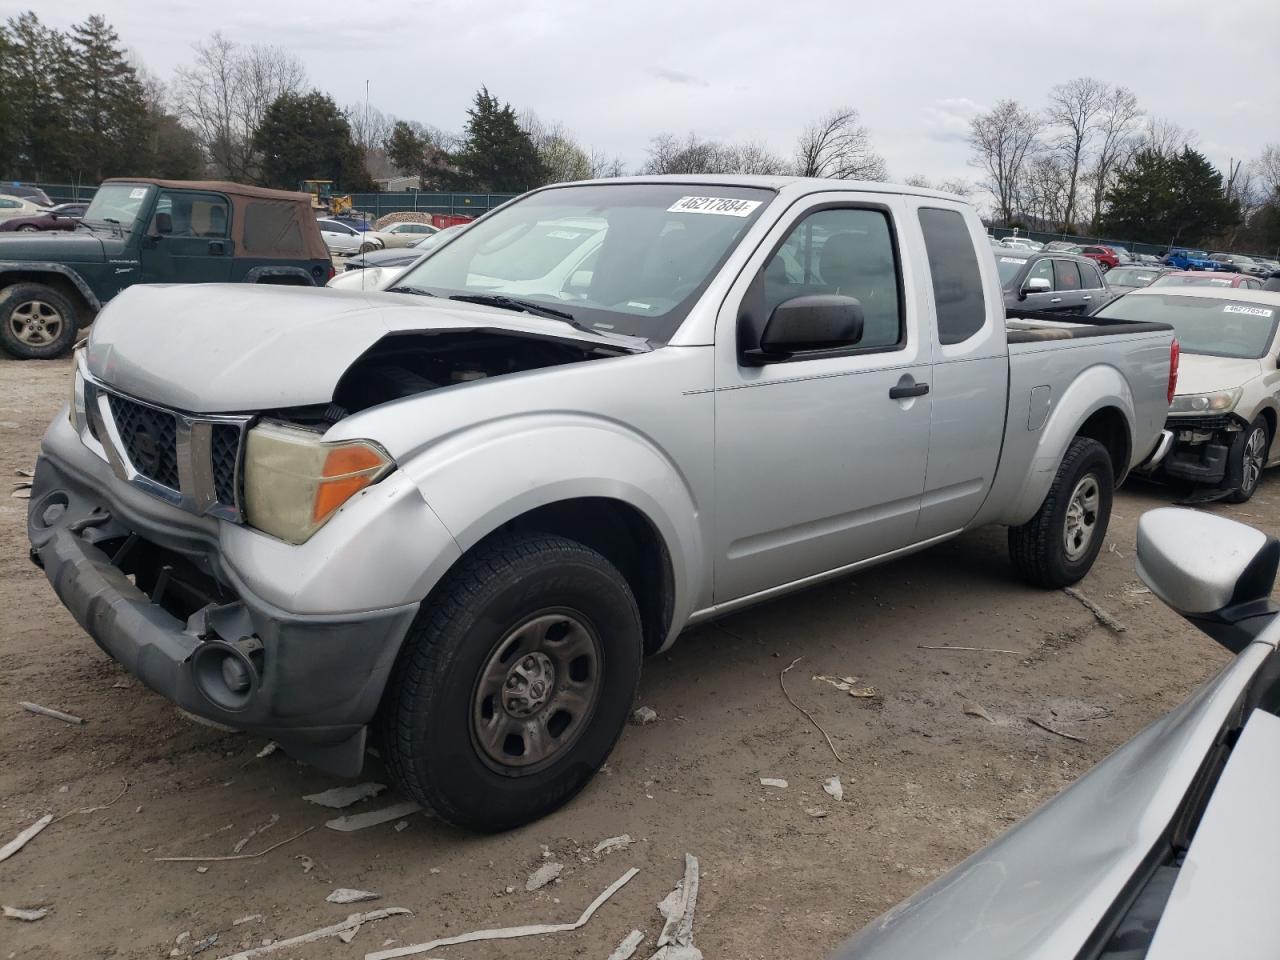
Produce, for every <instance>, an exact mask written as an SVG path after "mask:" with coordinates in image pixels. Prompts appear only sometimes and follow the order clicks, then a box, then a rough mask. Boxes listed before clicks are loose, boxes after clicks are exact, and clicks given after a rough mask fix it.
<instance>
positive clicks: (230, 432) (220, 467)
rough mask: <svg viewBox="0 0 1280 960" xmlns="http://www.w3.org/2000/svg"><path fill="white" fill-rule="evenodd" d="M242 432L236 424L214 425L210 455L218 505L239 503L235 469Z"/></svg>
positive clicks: (237, 477)
mask: <svg viewBox="0 0 1280 960" xmlns="http://www.w3.org/2000/svg"><path fill="white" fill-rule="evenodd" d="M242 436H243V430H242V428H241V427H240V426H239V425H238V424H229V423H215V424H214V425H213V437H212V443H211V447H212V449H211V453H212V456H213V491H214V494H215V495H216V496H217V498H218V502H219V503H226V504H231V505H233V506H234V505H235V504H238V503H239V502H240V497H239V486H240V483H239V476H238V471H237V469H236V467H237V465H238V464H239V462H240V439H241V437H242Z"/></svg>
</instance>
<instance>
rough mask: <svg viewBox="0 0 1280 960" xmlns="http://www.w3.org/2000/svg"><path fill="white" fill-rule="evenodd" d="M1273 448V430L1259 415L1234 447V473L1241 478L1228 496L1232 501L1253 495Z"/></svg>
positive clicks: (1239, 500) (1243, 500)
mask: <svg viewBox="0 0 1280 960" xmlns="http://www.w3.org/2000/svg"><path fill="white" fill-rule="evenodd" d="M1270 449H1271V431H1270V430H1269V429H1268V427H1267V421H1266V419H1265V418H1263V417H1259V418H1258V419H1257V420H1255V421H1253V423H1251V424H1249V429H1248V430H1246V431H1245V432H1244V433H1243V434H1241V435H1240V438H1239V439H1238V440H1237V441H1236V443H1235V444H1234V446H1233V449H1232V456H1233V457H1234V459H1235V463H1234V464H1233V465H1232V466H1233V468H1234V473H1233V475H1234V476H1236V477H1239V478H1240V485H1239V486H1238V487H1236V488H1235V490H1234V491H1233V492H1232V493H1230V494H1229V495H1228V496H1227V501H1228V502H1230V503H1244V502H1245V501H1246V500H1248V499H1249V498H1250V497H1252V496H1253V494H1254V491H1256V490H1257V489H1258V483H1259V481H1261V480H1262V470H1263V468H1264V467H1265V466H1266V465H1267V452H1268V451H1269V450H1270Z"/></svg>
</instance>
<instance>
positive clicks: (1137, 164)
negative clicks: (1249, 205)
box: [1103, 147, 1240, 246]
mask: <svg viewBox="0 0 1280 960" xmlns="http://www.w3.org/2000/svg"><path fill="white" fill-rule="evenodd" d="M1106 201H1107V205H1108V209H1107V213H1106V214H1105V216H1104V217H1103V232H1105V233H1111V234H1115V235H1118V236H1125V237H1132V238H1133V239H1135V240H1141V241H1145V242H1148V243H1167V244H1169V245H1171V246H1192V245H1196V244H1199V243H1200V242H1202V241H1203V240H1204V238H1206V237H1208V236H1210V235H1212V234H1214V233H1217V232H1219V231H1220V230H1222V229H1223V228H1224V227H1228V226H1231V225H1232V224H1235V223H1238V222H1239V219H1240V211H1239V208H1238V206H1237V205H1236V204H1235V203H1234V202H1232V201H1230V200H1228V199H1227V198H1226V197H1225V196H1224V195H1223V192H1222V174H1220V173H1219V172H1218V171H1217V170H1215V169H1214V168H1213V165H1212V164H1211V163H1209V161H1208V160H1207V159H1206V158H1205V157H1204V155H1203V154H1201V153H1199V152H1198V151H1195V150H1192V149H1191V148H1190V147H1184V148H1183V150H1182V152H1181V153H1176V154H1165V153H1161V152H1160V151H1157V150H1154V149H1144V150H1140V151H1138V153H1136V154H1135V155H1134V157H1133V160H1132V161H1131V162H1130V164H1129V165H1128V167H1127V168H1126V169H1125V170H1124V171H1122V172H1121V174H1120V176H1119V178H1118V179H1117V181H1116V185H1115V186H1114V187H1113V188H1112V189H1111V190H1109V191H1107V195H1106Z"/></svg>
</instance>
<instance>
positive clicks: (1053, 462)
mask: <svg viewBox="0 0 1280 960" xmlns="http://www.w3.org/2000/svg"><path fill="white" fill-rule="evenodd" d="M1108 407H1111V408H1114V409H1115V410H1117V411H1119V413H1120V414H1121V416H1122V417H1123V418H1124V423H1125V430H1126V431H1128V434H1129V451H1130V457H1129V458H1130V460H1132V459H1133V456H1134V453H1135V452H1137V453H1138V454H1139V455H1141V454H1143V453H1145V452H1146V451H1145V450H1143V451H1136V444H1135V441H1134V434H1133V424H1134V420H1135V415H1134V409H1135V408H1134V398H1133V392H1132V390H1130V388H1129V382H1128V381H1127V380H1126V379H1125V377H1124V374H1122V373H1121V372H1120V371H1119V370H1117V369H1116V368H1115V367H1112V366H1109V365H1101V364H1100V365H1097V366H1092V367H1089V368H1088V369H1086V370H1085V371H1084V372H1082V373H1081V374H1080V376H1078V377H1076V378H1075V380H1073V381H1072V382H1071V384H1070V385H1069V386H1068V387H1067V388H1066V389H1065V390H1064V391H1063V392H1062V395H1061V397H1057V398H1055V399H1054V401H1053V404H1052V406H1051V408H1050V412H1049V418H1048V420H1047V421H1046V422H1045V425H1044V426H1043V427H1042V428H1041V429H1040V431H1039V433H1038V435H1037V436H1036V441H1035V445H1034V447H1033V449H1032V450H1031V452H1030V456H1029V457H1028V458H1027V462H1026V465H1025V467H1024V468H1023V471H1024V472H1023V476H1024V482H1023V483H1022V486H1021V488H1020V489H1018V490H1015V491H1009V493H1010V494H1011V495H1010V496H1009V497H1008V498H1007V499H1006V500H1005V501H1004V502H1006V503H1007V504H1008V506H1007V507H1006V508H1005V509H1004V510H1002V511H1001V515H1000V516H999V517H998V518H997V522H998V523H1005V524H1008V525H1010V526H1019V525H1021V524H1024V523H1026V522H1027V521H1028V520H1030V519H1031V518H1032V517H1033V516H1035V513H1036V511H1037V510H1039V509H1040V504H1042V503H1043V502H1044V498H1045V497H1046V496H1047V495H1048V493H1049V487H1050V486H1052V484H1053V478H1054V476H1055V475H1056V474H1057V472H1058V466H1059V465H1060V464H1061V463H1062V458H1063V457H1064V456H1065V455H1066V452H1067V447H1068V446H1069V445H1070V443H1071V441H1072V440H1073V439H1075V437H1076V435H1077V434H1078V433H1079V432H1080V428H1081V427H1082V426H1084V423H1085V421H1086V420H1088V419H1089V418H1090V417H1091V416H1093V415H1094V414H1095V413H1097V412H1098V411H1099V410H1104V409H1106V408H1108ZM1011 419H1012V418H1011ZM1024 424H1025V421H1024ZM1024 424H1018V423H1016V422H1014V423H1011V427H1012V428H1013V429H1020V428H1021V427H1022V426H1023V425H1024ZM1010 466H1011V468H1012V465H1010ZM1128 469H1129V464H1128V463H1124V464H1119V465H1117V469H1116V480H1117V481H1119V480H1120V479H1121V478H1122V477H1123V476H1124V474H1125V473H1127V472H1128ZM992 499H993V500H995V498H994V497H993V498H992ZM996 502H1000V501H999V500H996Z"/></svg>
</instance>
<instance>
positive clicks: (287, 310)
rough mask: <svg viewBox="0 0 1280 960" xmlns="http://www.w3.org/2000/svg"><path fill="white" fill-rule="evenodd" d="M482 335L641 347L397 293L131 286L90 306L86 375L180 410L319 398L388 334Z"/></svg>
mask: <svg viewBox="0 0 1280 960" xmlns="http://www.w3.org/2000/svg"><path fill="white" fill-rule="evenodd" d="M430 330H494V331H504V332H512V333H519V334H523V335H527V336H534V337H539V338H546V339H552V340H561V341H565V340H571V341H581V342H583V343H589V344H598V345H607V346H610V347H613V348H615V349H618V348H622V349H628V348H631V349H637V348H640V349H643V348H642V347H641V344H642V341H640V340H634V341H633V342H632V343H631V344H627V343H624V342H623V341H622V340H619V339H615V338H611V337H606V336H602V335H597V334H593V333H588V332H586V331H582V330H578V329H575V328H574V327H572V326H570V325H569V324H567V323H562V322H561V321H559V320H551V319H545V318H542V317H537V316H533V315H530V314H523V313H514V312H512V311H509V310H497V309H493V308H489V307H482V306H477V305H475V304H468V303H457V302H453V301H448V300H437V299H434V298H430V297H418V296H413V295H409V294H398V293H379V292H374V291H358V290H356V291H348V290H328V289H324V288H315V287H285V286H271V285H262V286H257V285H251V284H184V285H180V286H179V285H175V286H166V285H160V284H155V285H147V284H136V285H134V286H132V287H129V288H128V289H127V290H125V291H124V292H122V293H121V294H120V295H119V296H117V297H116V298H115V299H114V300H112V301H111V303H110V305H108V306H107V308H106V309H104V310H103V311H102V314H101V315H100V316H99V317H98V319H97V320H96V321H95V323H94V325H93V333H92V335H91V336H90V338H89V346H88V357H87V360H88V365H89V372H90V373H91V374H93V376H94V377H96V378H97V379H98V380H101V381H102V382H103V383H106V384H109V385H110V386H113V387H115V388H117V389H118V390H120V391H122V392H124V393H127V394H130V395H132V396H135V397H138V398H140V399H143V400H149V401H151V402H153V403H156V404H160V405H162V406H169V407H174V408H176V409H179V410H186V411H189V412H191V413H230V412H236V411H256V410H271V409H279V408H282V407H297V406H307V405H311V404H318V403H328V402H329V401H330V400H332V399H333V392H334V388H335V387H336V386H337V384H338V380H339V379H340V378H341V377H342V374H343V373H344V372H345V371H346V369H347V368H348V367H349V366H351V364H352V363H353V362H354V361H355V360H356V358H358V357H359V356H360V355H361V354H363V353H364V352H365V351H366V350H368V349H369V348H370V347H371V346H373V344H374V343H376V342H377V341H378V340H380V339H382V338H383V337H384V336H386V335H387V334H389V333H401V332H409V331H430Z"/></svg>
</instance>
